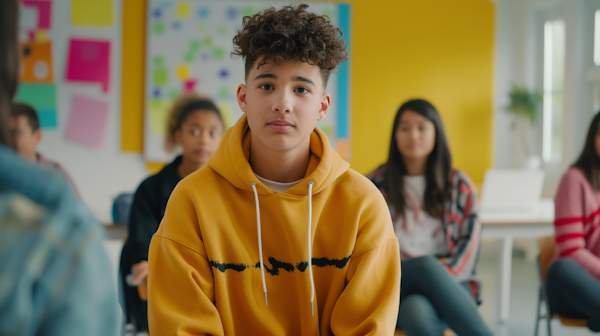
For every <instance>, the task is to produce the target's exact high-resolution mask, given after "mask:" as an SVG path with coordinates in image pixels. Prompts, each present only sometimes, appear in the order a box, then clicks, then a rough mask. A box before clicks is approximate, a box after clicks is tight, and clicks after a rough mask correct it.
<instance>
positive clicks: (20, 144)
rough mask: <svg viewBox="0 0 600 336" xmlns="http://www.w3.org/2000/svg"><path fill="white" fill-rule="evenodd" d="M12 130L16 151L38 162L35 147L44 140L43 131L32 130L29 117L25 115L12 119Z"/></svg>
mask: <svg viewBox="0 0 600 336" xmlns="http://www.w3.org/2000/svg"><path fill="white" fill-rule="evenodd" d="M10 128H11V131H12V134H13V135H14V142H15V149H16V150H17V152H19V154H21V155H22V156H24V157H26V158H28V159H30V160H32V161H36V151H35V147H36V146H37V145H38V143H39V142H40V140H41V139H42V131H40V130H39V129H37V130H35V131H34V130H32V129H31V125H29V121H28V120H27V117H26V116H24V115H20V116H16V117H11V118H10Z"/></svg>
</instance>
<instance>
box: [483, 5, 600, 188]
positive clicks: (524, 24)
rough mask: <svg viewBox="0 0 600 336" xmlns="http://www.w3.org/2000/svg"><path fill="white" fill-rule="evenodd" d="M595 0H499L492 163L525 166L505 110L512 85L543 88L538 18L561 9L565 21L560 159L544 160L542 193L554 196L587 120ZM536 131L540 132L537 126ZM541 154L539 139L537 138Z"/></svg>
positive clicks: (586, 124) (582, 139)
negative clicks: (553, 162) (563, 94)
mask: <svg viewBox="0 0 600 336" xmlns="http://www.w3.org/2000/svg"><path fill="white" fill-rule="evenodd" d="M594 1H597V0H497V1H496V32H495V59H496V62H495V102H496V103H495V112H494V114H495V123H494V132H495V134H494V139H495V167H497V168H519V167H522V164H523V159H524V157H523V153H522V152H521V150H520V144H519V142H518V139H517V136H516V134H515V132H513V131H512V130H511V128H510V118H509V117H508V115H507V114H506V112H505V111H504V107H505V106H506V105H507V104H508V91H509V89H510V85H511V83H517V84H520V85H527V86H528V87H529V88H530V89H537V90H540V91H541V89H542V83H541V79H542V76H541V69H542V67H541V65H542V64H543V58H542V54H541V52H542V50H541V48H542V47H543V44H542V42H541V41H542V39H543V36H542V32H541V29H540V27H541V26H540V25H541V19H540V17H541V16H543V15H545V14H546V13H550V12H551V13H559V14H560V15H561V16H563V17H564V19H565V24H566V36H567V41H566V55H565V56H566V64H565V100H564V111H565V115H564V118H563V129H564V136H563V158H562V160H561V162H558V163H555V164H545V165H544V169H545V170H546V174H547V175H546V184H545V188H544V195H545V196H553V195H554V193H555V190H556V187H557V184H558V182H559V180H560V177H561V175H562V173H564V171H565V170H566V169H567V168H568V166H569V165H570V164H571V163H572V162H573V161H574V160H575V158H576V157H577V155H578V154H579V153H580V151H581V148H582V146H583V142H584V137H585V132H586V131H587V127H588V123H589V121H590V118H591V99H590V97H591V94H590V92H591V90H590V85H589V82H588V80H587V76H588V75H587V72H588V71H589V69H590V67H591V62H592V38H593V21H592V19H593V11H591V10H590V8H591V5H592V3H593V2H594ZM538 131H541V129H540V130H538ZM537 140H538V141H537V144H536V145H537V148H538V150H540V153H541V141H539V140H540V139H537Z"/></svg>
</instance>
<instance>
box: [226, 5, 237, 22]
mask: <svg viewBox="0 0 600 336" xmlns="http://www.w3.org/2000/svg"><path fill="white" fill-rule="evenodd" d="M227 18H229V19H230V20H235V19H236V18H237V9H236V8H235V7H229V8H228V9H227Z"/></svg>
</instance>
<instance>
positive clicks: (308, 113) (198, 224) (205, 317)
mask: <svg viewBox="0 0 600 336" xmlns="http://www.w3.org/2000/svg"><path fill="white" fill-rule="evenodd" d="M307 7H308V5H306V4H300V5H297V6H285V7H283V8H282V9H280V10H276V9H275V8H270V9H267V10H265V11H264V12H261V13H257V14H255V15H253V16H246V17H244V19H243V27H242V29H241V30H240V31H239V32H238V34H237V35H236V36H235V38H234V44H235V51H234V54H235V55H239V56H242V57H243V58H244V61H245V70H246V72H245V84H240V85H239V86H238V92H237V98H238V104H239V106H240V108H241V110H242V111H243V112H244V114H243V115H242V117H241V118H240V119H239V120H238V122H237V123H236V124H235V126H233V127H232V128H230V129H229V130H227V132H226V133H225V135H224V136H223V143H222V144H221V146H220V147H219V149H218V150H217V152H216V153H215V154H214V155H213V157H211V159H210V160H209V162H208V166H207V167H205V168H202V169H200V170H198V171H197V172H195V173H194V174H192V175H190V176H189V177H188V178H186V179H185V180H183V181H181V182H180V183H179V184H178V185H177V188H175V190H174V191H173V195H171V199H170V200H169V204H168V205H167V210H166V212H165V217H164V219H163V221H162V223H161V225H160V228H159V230H158V232H157V233H156V234H155V235H154V238H153V239H152V244H151V246H150V254H149V255H150V275H149V281H148V294H149V297H148V303H149V305H148V317H149V322H150V334H151V335H153V336H160V335H165V336H166V335H175V334H177V335H180V336H184V335H189V336H191V335H205V334H210V335H215V336H217V335H220V336H223V335H307V336H308V335H323V336H325V335H334V334H335V335H346V336H350V335H391V334H392V333H393V330H394V324H395V322H396V321H395V315H396V312H397V310H398V299H399V294H398V290H399V287H400V286H399V281H400V260H399V256H398V243H397V241H396V239H395V237H394V234H393V231H392V228H391V222H390V215H389V212H388V211H387V208H386V206H385V202H384V200H383V197H382V196H381V194H380V193H379V192H378V191H377V189H376V188H375V187H374V186H373V184H372V183H371V182H370V181H369V180H367V179H366V178H365V177H364V176H361V175H360V174H358V173H356V172H355V171H353V170H352V169H350V168H349V166H350V165H349V164H348V163H347V162H346V161H344V160H343V159H342V158H341V157H340V156H339V155H338V154H337V153H336V152H335V151H334V149H333V148H332V147H331V145H330V144H329V140H328V139H327V136H326V135H325V134H324V133H323V132H322V131H321V130H319V129H318V128H317V127H316V123H317V121H318V120H323V119H324V118H325V116H326V115H327V113H328V111H329V107H330V102H331V97H330V95H329V94H328V93H326V92H325V87H326V85H327V79H328V78H329V74H330V72H331V71H332V70H333V69H335V68H336V67H337V65H338V64H339V63H341V62H344V61H345V60H346V57H347V51H346V48H345V43H344V40H343V39H342V38H341V36H340V35H341V34H340V30H339V29H338V28H337V27H335V26H334V25H333V24H332V23H331V21H330V20H328V19H327V18H325V17H322V16H319V15H317V14H315V13H313V12H311V11H309V10H307Z"/></svg>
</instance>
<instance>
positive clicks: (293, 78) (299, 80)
mask: <svg viewBox="0 0 600 336" xmlns="http://www.w3.org/2000/svg"><path fill="white" fill-rule="evenodd" d="M292 80H293V81H296V82H306V83H308V84H312V85H314V86H317V85H316V84H315V82H313V81H312V80H311V79H310V78H306V77H292Z"/></svg>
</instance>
